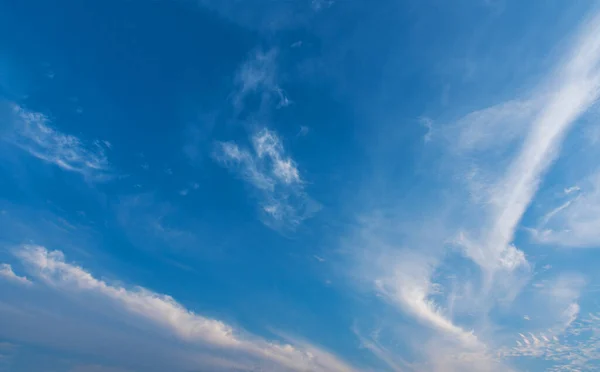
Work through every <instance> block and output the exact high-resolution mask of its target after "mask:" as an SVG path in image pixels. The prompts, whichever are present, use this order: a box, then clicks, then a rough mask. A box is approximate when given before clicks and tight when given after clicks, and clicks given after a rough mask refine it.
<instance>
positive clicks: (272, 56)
mask: <svg viewBox="0 0 600 372" xmlns="http://www.w3.org/2000/svg"><path fill="white" fill-rule="evenodd" d="M276 59H277V51H276V50H275V49H271V50H269V51H267V52H263V51H261V50H257V51H254V52H253V53H252V54H251V55H250V58H249V59H248V60H247V61H246V62H245V63H244V64H242V66H241V67H240V69H239V70H238V72H237V75H236V77H235V84H236V91H235V92H234V94H233V105H234V107H235V108H236V109H237V110H238V111H239V110H241V109H242V108H243V107H244V104H245V101H246V99H247V98H248V97H249V96H250V95H257V96H258V97H259V98H260V100H261V105H263V104H269V103H276V107H277V108H281V107H286V106H288V105H289V104H290V100H289V98H288V97H287V95H286V93H285V91H284V90H283V89H282V88H281V87H280V86H279V83H278V79H277V78H278V71H277V63H276Z"/></svg>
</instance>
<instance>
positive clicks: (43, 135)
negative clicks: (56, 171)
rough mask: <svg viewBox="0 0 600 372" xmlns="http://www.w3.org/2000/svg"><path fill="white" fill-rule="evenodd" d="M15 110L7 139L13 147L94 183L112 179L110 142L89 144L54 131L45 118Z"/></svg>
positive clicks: (19, 107)
mask: <svg viewBox="0 0 600 372" xmlns="http://www.w3.org/2000/svg"><path fill="white" fill-rule="evenodd" d="M11 107H12V113H11V116H12V118H11V122H12V123H11V128H10V130H11V133H10V134H9V135H7V136H6V137H5V139H6V140H8V141H9V142H10V143H12V144H14V145H16V146H18V147H19V148H21V149H23V150H24V151H26V152H28V153H29V154H30V155H32V156H35V157H36V158H38V159H41V160H43V161H45V162H47V163H50V164H54V165H56V166H58V167H60V168H62V169H64V170H67V171H71V172H77V173H80V174H82V175H84V176H85V177H88V178H94V179H100V178H104V177H107V176H108V174H109V172H110V164H109V162H108V158H107V157H106V149H108V148H110V145H108V143H107V142H105V141H94V142H91V143H85V142H84V141H82V140H80V139H79V138H77V137H75V136H73V135H69V134H64V133H61V132H60V131H58V130H57V129H55V128H53V127H52V126H51V123H50V120H49V119H48V117H46V116H45V115H44V114H41V113H38V112H32V111H29V110H27V109H25V108H23V107H21V106H19V105H16V104H11Z"/></svg>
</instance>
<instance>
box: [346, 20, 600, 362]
mask: <svg viewBox="0 0 600 372" xmlns="http://www.w3.org/2000/svg"><path fill="white" fill-rule="evenodd" d="M571 41H572V42H571V44H570V45H568V47H567V48H566V53H565V54H564V56H562V58H561V59H560V60H559V61H558V63H557V65H556V67H555V68H554V69H552V70H551V71H550V72H549V73H548V74H547V75H545V76H544V77H543V79H542V80H541V82H540V83H539V84H538V85H537V86H536V87H534V88H533V89H531V92H530V94H529V95H528V96H527V97H525V98H523V97H514V98H513V99H510V100H508V101H506V102H504V103H500V104H497V105H494V106H491V107H488V108H485V109H482V110H477V111H474V112H471V113H469V114H467V115H465V116H464V117H462V118H460V119H459V120H457V121H456V122H454V123H452V124H448V125H445V126H440V127H439V128H438V126H436V138H433V137H431V138H429V140H430V144H431V145H435V144H440V143H439V142H437V140H438V138H442V139H444V140H445V143H442V145H443V154H444V157H443V158H442V159H441V160H440V162H442V163H444V162H445V161H448V160H447V159H451V160H450V161H449V163H451V164H449V165H448V168H450V172H449V173H450V176H451V177H452V178H453V179H458V180H459V181H458V182H457V183H450V186H448V185H445V187H446V188H445V189H444V190H443V192H445V193H448V194H449V195H451V196H452V197H451V198H449V199H451V200H450V201H449V202H448V203H447V205H437V206H436V207H435V208H434V209H433V210H431V211H429V212H430V213H431V214H432V215H433V216H435V217H432V218H430V219H429V220H425V221H422V222H423V225H424V226H423V227H422V229H419V228H417V229H414V225H415V222H414V221H413V220H410V221H403V223H404V224H406V225H410V226H412V227H413V228H412V231H411V229H410V228H407V227H406V226H404V227H402V223H400V222H399V221H395V220H394V218H395V217H396V216H398V215H401V213H400V212H397V211H394V212H388V213H387V214H386V217H385V218H383V219H382V220H379V221H377V225H378V226H379V230H376V233H375V234H373V231H369V230H370V225H369V224H368V223H367V224H364V223H362V224H361V225H360V228H359V230H360V232H359V233H357V234H356V235H357V236H358V237H359V239H358V240H359V243H356V242H354V245H355V246H358V247H359V249H358V251H359V252H360V253H358V254H357V257H358V259H361V260H364V259H365V257H368V256H369V255H381V256H382V258H380V259H378V260H373V261H374V262H370V263H367V264H366V266H367V269H363V272H362V274H363V276H364V278H363V279H364V280H367V281H372V283H373V288H374V289H375V291H376V292H377V293H378V294H379V295H382V296H383V298H384V299H385V300H386V301H387V302H390V303H393V304H395V305H397V307H398V309H400V310H401V311H402V313H403V314H404V315H406V316H409V317H411V318H413V319H415V320H416V321H417V322H419V323H420V324H421V325H425V326H426V327H427V328H429V329H431V330H434V331H435V333H434V335H433V336H431V338H430V339H429V341H426V342H427V343H428V344H430V345H431V347H432V348H431V349H427V348H426V349H427V350H430V351H431V350H436V352H435V353H434V352H431V353H430V354H427V353H421V357H423V358H424V359H425V364H427V365H429V366H430V367H429V368H430V370H433V371H452V370H465V369H467V368H475V369H476V370H482V371H484V370H490V371H491V370H509V367H508V366H507V365H504V363H503V358H504V356H506V355H501V354H502V353H500V352H499V350H503V349H502V347H503V341H502V340H503V337H504V336H505V335H504V334H503V333H502V332H500V331H498V330H496V329H495V324H494V316H498V314H502V316H506V317H508V316H515V317H516V316H517V314H516V313H518V312H520V313H519V314H518V317H519V319H521V320H522V319H523V314H524V313H527V314H533V313H535V312H536V311H535V310H536V305H535V304H528V305H529V306H530V307H525V308H524V309H523V308H521V307H518V306H515V307H514V308H513V307H512V305H514V303H515V302H516V301H517V302H519V306H525V303H526V302H527V301H526V299H523V298H522V297H519V296H520V293H521V291H522V290H523V288H526V286H527V283H528V281H529V280H530V279H531V277H532V275H533V272H532V270H531V268H532V266H531V264H530V262H529V260H528V259H527V256H526V255H525V252H524V250H523V249H522V248H521V247H517V244H516V242H515V235H516V232H517V231H518V229H519V227H520V224H521V221H522V219H523V216H524V215H525V213H526V212H527V210H528V209H529V207H530V205H531V203H532V201H533V199H534V197H535V195H536V193H537V191H538V188H539V186H540V184H541V182H542V180H543V178H544V176H545V175H546V173H547V172H548V170H549V169H550V167H551V166H552V164H553V162H554V161H555V159H556V158H557V157H558V154H559V151H560V147H561V144H562V142H563V140H564V138H565V136H566V134H567V132H568V131H569V129H571V128H572V127H573V126H574V125H575V123H577V121H578V119H579V118H580V117H581V116H582V115H583V114H584V113H585V112H586V111H587V110H588V109H589V108H590V107H591V106H592V105H593V104H594V102H596V101H597V99H598V98H599V97H600V15H596V16H595V17H592V18H590V19H589V20H588V21H587V22H585V23H584V24H583V26H582V27H581V28H580V30H579V32H578V33H576V35H575V37H574V38H573V39H572V40H571ZM436 123H437V121H436ZM437 134H440V135H441V137H439V136H437ZM457 184H458V186H460V187H458V188H456V187H455V186H456V185H457ZM592 184H593V183H592ZM595 189H596V188H595V187H593V186H592V187H590V188H589V191H588V193H587V194H586V188H585V187H583V186H581V190H580V191H577V190H576V189H572V190H570V193H571V195H575V196H574V198H573V199H572V201H570V202H569V203H568V204H565V205H563V206H561V207H560V208H557V209H556V210H555V211H553V212H551V215H550V216H547V217H546V220H547V221H546V223H547V222H548V221H558V220H559V217H562V218H563V219H562V220H561V222H559V223H558V225H559V226H562V227H563V228H564V229H565V233H563V234H564V235H563V236H564V240H566V239H567V237H566V232H568V233H569V234H571V238H572V239H573V240H572V242H573V243H572V244H573V245H576V244H590V243H591V242H593V243H595V242H596V239H597V237H598V236H597V234H596V233H595V231H594V230H592V226H593V225H594V223H596V224H597V222H598V220H597V218H595V217H593V216H595V215H597V214H598V213H596V212H597V210H596V206H597V205H600V204H598V203H597V202H596V200H595V199H596V195H595ZM579 193H580V194H579ZM586 197H587V199H585V198H586ZM423 198H424V199H426V198H431V195H426V196H424V197H423ZM579 200H581V203H582V204H578V203H579ZM457 206H458V207H457ZM574 207H577V208H574ZM418 208H422V206H421V205H420V204H419V205H418ZM392 209H393V208H392ZM398 209H400V208H399V207H398ZM570 212H572V214H569V213H570ZM372 215H377V212H374V213H370V214H368V215H367V216H372ZM440 215H442V217H439V216H440ZM440 220H441V221H442V222H441V223H440ZM584 221H585V222H584ZM588 222H589V224H586V223H588ZM437 224H441V225H443V226H444V227H443V228H441V229H436V228H435V226H436V225H437ZM365 226H366V228H365ZM381 226H383V228H381ZM422 230H425V232H423V231H422ZM438 230H439V231H438ZM365 231H367V232H366V233H365ZM556 231H558V230H556V229H553V230H552V232H548V231H546V232H545V233H540V234H538V236H537V238H538V239H539V240H543V239H546V240H547V241H549V242H550V241H552V240H551V238H552V237H554V241H555V242H556V241H558V236H559V235H557V234H556ZM436 234H439V235H438V236H437V239H436V238H435V235H436ZM578 238H579V239H578ZM354 240H356V237H355V238H354ZM357 265H358V266H359V267H364V266H365V263H364V262H361V263H359V264H357ZM354 269H355V267H353V270H354ZM441 275H444V276H445V277H446V278H450V277H451V278H452V279H450V280H444V283H443V284H444V286H445V288H446V289H447V291H443V293H441V294H438V293H437V292H438V291H437V289H436V287H437V284H438V283H436V280H441V279H440V276H441ZM557 288H558V289H557ZM560 288H561V287H560V285H558V284H556V285H555V288H554V291H553V292H551V293H550V292H544V291H542V292H541V293H540V296H541V298H545V299H546V302H545V303H547V305H548V309H546V312H547V313H551V314H552V317H549V318H548V319H546V321H547V322H550V323H552V322H554V323H556V324H559V325H561V324H562V325H561V326H560V327H559V326H556V327H558V328H562V329H565V328H569V327H570V324H573V323H574V322H576V320H577V318H578V315H579V313H580V311H581V309H580V305H579V303H578V301H577V298H578V296H576V295H573V294H572V291H568V290H566V289H564V288H563V289H564V290H561V289H560ZM578 290H579V289H578ZM578 290H577V291H575V292H578ZM561 291H562V292H561ZM548 299H550V300H548ZM517 309H518V311H517ZM550 309H551V310H550ZM523 310H525V311H523ZM513 312H514V313H513ZM532 319H534V318H532ZM529 323H532V322H527V324H528V325H529ZM554 326H555V325H553V327H554ZM558 328H557V329H558ZM469 329H472V330H473V331H468V330H469ZM525 333H527V332H525ZM525 333H523V334H525ZM532 333H533V332H532ZM525 338H526V337H525ZM527 341H528V342H530V343H531V340H529V339H528V340H527ZM523 343H524V341H523ZM414 348H415V350H416V353H417V354H418V353H419V352H420V351H421V350H422V348H420V347H419V346H417V345H414ZM444 350H445V351H446V352H444ZM457 355H462V357H460V358H458V359H457V358H456V356H457ZM439 361H442V363H438V362H439ZM432 363H433V364H432ZM436 363H437V364H436ZM499 363H502V364H499ZM474 366H477V367H474Z"/></svg>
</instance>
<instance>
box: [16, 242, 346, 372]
mask: <svg viewBox="0 0 600 372" xmlns="http://www.w3.org/2000/svg"><path fill="white" fill-rule="evenodd" d="M16 256H17V257H18V258H19V259H20V260H21V262H22V263H23V265H24V266H25V267H26V268H27V269H28V270H29V273H30V274H31V275H32V276H34V277H36V278H37V279H39V281H40V283H44V284H45V285H47V286H49V287H50V288H52V289H54V290H55V291H59V292H65V293H69V294H71V295H77V294H80V295H85V294H94V295H97V296H101V297H102V298H103V299H104V300H108V301H111V302H112V303H113V306H117V307H119V308H121V309H123V310H124V311H126V312H127V313H129V314H131V315H133V316H135V317H138V318H141V319H143V320H145V321H146V322H147V324H148V326H150V325H151V326H155V327H158V328H159V329H162V330H163V331H166V332H168V333H170V334H172V335H174V336H176V337H177V338H179V339H180V340H182V341H183V342H186V343H188V344H190V345H196V346H197V347H200V348H209V349H213V350H215V351H219V352H221V353H227V354H228V355H229V358H234V359H235V358H236V357H238V358H241V359H242V360H245V362H244V363H247V361H248V360H254V361H255V362H258V363H265V365H267V366H270V367H269V368H268V369H266V370H273V371H275V370H280V371H305V370H311V371H323V372H325V371H339V372H342V371H353V370H354V369H353V368H352V367H350V366H349V365H348V364H346V363H345V362H343V361H341V360H340V359H338V358H337V357H335V356H333V355H332V354H330V353H328V352H326V351H323V350H321V349H319V348H317V347H315V346H312V345H310V344H306V343H302V342H296V343H295V344H291V343H279V342H272V341H267V340H265V339H262V338H260V337H257V336H254V335H251V334H248V333H247V332H244V331H243V330H241V329H237V328H234V327H232V326H230V325H228V324H226V323H224V322H222V321H219V320H216V319H212V318H209V317H205V316H202V315H200V314H197V313H194V312H192V311H190V310H189V309H187V308H185V307H184V306H183V305H181V304H180V303H178V302H177V301H175V300H174V299H173V298H172V297H170V296H168V295H162V294H158V293H155V292H152V291H150V290H147V289H145V288H142V287H134V288H133V289H129V288H126V287H123V286H121V285H113V284H110V283H108V282H106V281H103V280H100V279H97V278H95V277H94V276H93V275H92V274H91V273H90V272H88V271H86V270H85V269H83V268H82V267H79V266H76V265H73V264H71V263H69V262H67V261H66V259H65V256H64V254H63V253H62V252H60V251H49V250H47V249H46V248H44V247H41V246H32V245H25V246H22V247H20V248H19V249H18V250H17V251H16ZM215 355H217V354H215ZM214 368H216V370H219V368H218V367H216V366H215V367H214ZM245 368H246V369H243V370H248V371H250V370H252V369H251V368H252V367H251V364H250V363H247V367H245Z"/></svg>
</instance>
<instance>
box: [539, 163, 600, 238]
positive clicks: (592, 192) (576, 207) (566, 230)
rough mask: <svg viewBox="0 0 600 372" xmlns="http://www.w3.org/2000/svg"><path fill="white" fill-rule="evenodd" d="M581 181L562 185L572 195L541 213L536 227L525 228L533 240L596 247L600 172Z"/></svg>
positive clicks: (599, 208) (599, 202)
mask: <svg viewBox="0 0 600 372" xmlns="http://www.w3.org/2000/svg"><path fill="white" fill-rule="evenodd" d="M581 185H582V187H579V186H578V187H577V188H573V187H571V188H568V189H565V193H566V194H567V195H568V196H571V195H574V196H573V197H571V198H570V199H569V200H567V201H566V202H564V203H562V204H561V205H559V206H558V207H555V208H554V209H552V210H550V211H549V212H547V213H546V214H545V215H544V216H542V217H541V219H540V221H539V223H538V226H537V227H536V228H532V229H529V231H530V232H531V234H532V237H533V238H534V239H535V240H536V241H537V242H539V243H543V244H553V245H558V246H564V247H584V248H600V229H599V228H598V226H600V173H597V174H594V175H592V176H590V177H589V178H588V179H587V180H584V181H582V182H581ZM567 191H569V192H567Z"/></svg>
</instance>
